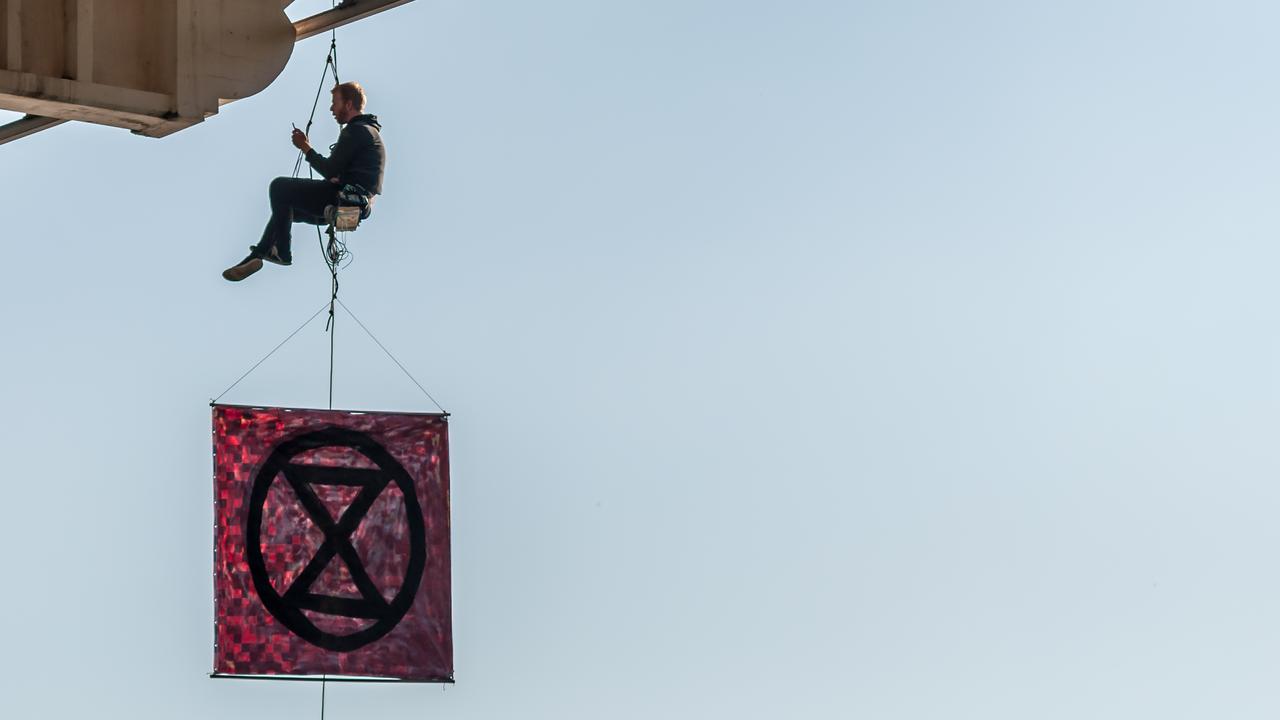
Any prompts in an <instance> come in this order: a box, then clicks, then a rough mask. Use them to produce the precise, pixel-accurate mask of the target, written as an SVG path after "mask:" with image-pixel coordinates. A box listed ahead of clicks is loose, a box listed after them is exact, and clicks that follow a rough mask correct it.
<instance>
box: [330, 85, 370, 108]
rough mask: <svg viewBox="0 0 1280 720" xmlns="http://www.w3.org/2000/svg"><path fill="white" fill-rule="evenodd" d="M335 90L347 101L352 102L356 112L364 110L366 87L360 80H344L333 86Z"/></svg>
mask: <svg viewBox="0 0 1280 720" xmlns="http://www.w3.org/2000/svg"><path fill="white" fill-rule="evenodd" d="M333 91H334V92H335V93H337V94H338V97H340V98H342V99H343V100H344V101H345V102H349V103H351V106H352V107H354V108H355V109H356V112H364V100H365V98H364V88H362V87H360V83H358V82H344V83H341V84H338V85H334V86H333Z"/></svg>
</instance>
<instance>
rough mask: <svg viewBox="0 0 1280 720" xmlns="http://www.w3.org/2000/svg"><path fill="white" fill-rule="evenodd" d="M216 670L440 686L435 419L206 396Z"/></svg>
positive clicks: (443, 559)
mask: <svg viewBox="0 0 1280 720" xmlns="http://www.w3.org/2000/svg"><path fill="white" fill-rule="evenodd" d="M213 446H214V465H215V468H214V497H215V499H216V503H217V507H216V511H215V514H216V525H215V530H214V615H215V622H216V631H215V636H216V637H215V647H214V673H215V674H217V675H345V676H367V677H387V678H397V679H401V680H416V681H434V682H452V680H453V633H452V620H451V618H452V610H451V607H450V590H449V444H448V424H447V420H446V417H445V416H444V415H427V414H420V415H413V414H391V413H355V412H344V411H335V410H290V409H283V408H247V407H237V406H229V405H215V406H214V408H213Z"/></svg>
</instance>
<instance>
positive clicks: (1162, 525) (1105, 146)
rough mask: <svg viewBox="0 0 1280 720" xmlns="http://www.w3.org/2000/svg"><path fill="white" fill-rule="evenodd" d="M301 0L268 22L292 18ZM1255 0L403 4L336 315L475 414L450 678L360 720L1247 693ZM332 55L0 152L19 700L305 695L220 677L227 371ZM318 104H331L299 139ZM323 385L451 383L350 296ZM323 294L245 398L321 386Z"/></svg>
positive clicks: (370, 708) (42, 711)
mask: <svg viewBox="0 0 1280 720" xmlns="http://www.w3.org/2000/svg"><path fill="white" fill-rule="evenodd" d="M328 5H329V3H328V1H327V0H322V1H318V2H310V1H309V0H304V1H301V2H298V3H296V4H295V7H294V8H293V9H292V10H291V14H292V15H294V16H295V17H296V16H299V15H301V14H307V13H309V12H311V11H313V10H317V9H322V8H323V7H326V6H328ZM1277 24H1280V7H1277V6H1276V5H1275V4H1274V3H1269V2H1260V1H1256V2H1249V1H1244V0H1240V1H1231V0H1227V1H1225V2H1216V3H1212V4H1210V3H1193V2H1176V1H1175V2H1161V3H1156V2H1128V3H1115V2H1096V1H1092V0H1086V1H1084V2H1073V3H1047V2H1012V1H1009V0H990V1H987V2H969V3H947V2H937V1H935V0H905V1H898V2H892V3H890V2H823V1H819V0H811V1H805V0H797V1H795V2H788V3H781V2H752V1H745V2H744V1H739V2H727V1H725V0H679V1H678V2H676V1H674V0H648V1H646V2H614V3H601V2H586V1H585V0H579V1H577V2H572V1H568V0H551V1H549V2H541V3H527V2H499V1H490V2H483V1H475V0H472V1H468V2H463V1H461V0H438V1H437V0H418V1H417V2H413V3H411V4H409V5H407V6H405V7H402V8H399V9H397V10H394V11H391V12H389V13H387V14H386V15H383V16H380V17H376V18H373V19H370V20H368V21H365V22H362V23H360V24H358V25H354V26H350V27H348V28H345V29H344V30H342V31H340V36H339V42H340V60H341V69H342V71H343V77H344V79H358V80H360V81H361V82H363V83H364V84H365V86H366V88H367V89H368V92H369V95H370V110H371V111H372V112H374V113H377V114H378V115H380V116H381V117H382V119H383V121H384V124H385V127H384V132H385V138H386V142H387V144H388V147H389V149H390V162H389V168H388V173H387V178H386V194H385V196H384V197H383V198H381V200H380V201H379V205H378V206H377V209H376V213H375V215H374V218H373V219H372V220H371V221H370V222H369V223H368V224H367V225H366V226H365V227H363V228H362V229H361V230H360V231H359V232H358V233H357V234H356V235H355V236H353V238H352V243H351V245H352V249H353V250H354V252H355V262H354V264H353V265H352V266H351V267H350V268H349V269H348V270H347V271H345V273H344V280H343V286H342V287H343V297H344V299H345V301H346V302H347V304H348V305H349V306H350V307H351V308H352V310H354V311H355V312H356V313H357V314H358V315H359V316H360V317H361V319H362V320H364V321H365V323H366V324H368V325H369V326H370V328H371V329H372V330H373V331H374V332H375V333H376V334H377V335H378V336H379V338H380V339H381V340H383V342H384V343H386V344H387V345H389V346H390V348H391V349H392V350H393V351H394V352H395V353H396V354H397V356H398V357H399V358H400V359H401V360H402V361H404V362H405V363H406V365H408V367H409V368H410V369H411V370H412V371H413V372H414V374H415V375H416V376H417V377H418V379H419V380H421V381H422V382H423V383H424V384H425V385H426V386H427V388H428V389H430V390H431V391H432V393H433V394H434V395H435V396H436V397H437V398H438V399H439V400H440V401H441V402H442V403H443V404H444V405H445V407H446V408H447V409H448V410H450V411H451V412H453V413H454V417H453V422H452V435H453V500H454V507H453V527H454V534H453V540H454V555H453V579H454V621H455V625H454V630H455V644H456V662H457V680H458V683H457V685H455V686H451V687H448V688H447V689H444V690H442V689H441V688H440V687H437V686H399V687H388V686H381V685H378V686H356V685H339V686H334V685H331V686H330V688H329V693H328V713H327V718H329V719H330V720H334V719H341V718H422V717H432V718H457V719H463V718H547V719H554V720H565V719H567V718H583V719H587V718H590V719H592V720H596V719H598V718H610V719H612V718H619V719H630V718H636V719H640V718H644V719H646V720H647V719H649V718H779V717H797V718H841V719H843V718H883V719H885V720H897V719H912V720H914V719H929V720H932V719H934V718H949V719H961V718H973V719H975V720H997V719H1001V720H1002V719H1008V720H1025V719H1026V718H1043V719H1054V718H1062V719H1064V720H1065V719H1070V720H1076V719H1078V718H1100V719H1101V718H1115V719H1125V720H1128V719H1130V718H1135V717H1159V718H1170V719H1175V718H1188V719H1190V718H1196V719H1199V718H1205V717H1230V718H1274V717H1275V716H1276V715H1277V714H1278V713H1280V690H1278V689H1277V688H1278V687H1280V686H1278V685H1277V683H1276V677H1277V675H1280V651H1277V649H1276V648H1277V647H1278V646H1280V617H1278V616H1277V612H1278V611H1277V608H1280V581H1278V580H1277V579H1276V571H1275V570H1274V566H1275V564H1276V563H1275V556H1276V549H1277V548H1278V547H1280V525H1278V524H1277V523H1276V521H1275V519H1274V518H1275V516H1276V513H1277V508H1278V506H1280V486H1278V485H1277V483H1276V481H1275V479H1276V478H1277V476H1280V453H1278V452H1277V449H1276V448H1277V445H1276V443H1275V441H1274V437H1275V435H1276V425H1277V421H1278V420H1280V412H1278V410H1277V409H1278V408H1280V384H1278V382H1277V378H1278V377H1280V375H1278V371H1280V342H1278V341H1277V339H1276V331H1275V325H1276V321H1275V314H1276V313H1275V309H1276V308H1277V307H1280V285H1278V284H1277V283H1276V282H1275V280H1274V278H1275V276H1276V274H1277V272H1276V268H1277V267H1280V249H1278V245H1277V242H1276V238H1277V236H1278V235H1280V214H1278V213H1277V207H1280V204H1278V203H1277V202H1276V200H1277V195H1278V193H1280V183H1278V182H1277V172H1276V168H1277V167H1278V166H1280V157H1278V156H1280V152H1278V150H1280V147H1278V144H1277V136H1276V131H1275V128H1276V127H1277V126H1278V124H1280V123H1278V121H1280V103H1278V102H1277V99H1276V93H1275V91H1274V85H1275V80H1274V75H1275V68H1276V67H1277V66H1280V57H1278V56H1280V50H1278V49H1277V44H1276V43H1275V38H1274V28H1275V27H1276V26H1277ZM326 45H327V40H325V39H320V38H317V39H313V40H310V41H307V42H304V43H301V44H300V45H299V46H298V47H297V48H296V50H295V53H294V56H293V60H292V61H291V62H290V64H289V66H288V68H287V69H286V70H285V72H284V73H283V75H282V76H281V77H280V78H279V80H278V81H277V82H276V83H275V84H274V85H272V86H271V87H270V88H269V89H268V90H266V91H265V92H263V93H261V94H260V95H258V96H255V97H253V98H250V99H248V100H245V101H242V102H237V103H235V104H233V105H230V106H228V107H226V108H224V109H223V111H222V112H221V113H220V114H219V115H217V116H216V117H214V118H211V119H210V120H208V121H207V122H205V123H203V124H202V125H199V126H197V127H194V128H192V129H190V130H188V131H184V132H182V133H180V134H178V135H175V136H172V137H170V138H167V139H164V140H151V139H146V138H140V137H134V136H131V135H129V134H128V133H126V132H124V131H121V130H115V129H110V128H102V127H96V126H87V125H65V126H62V127H58V128H55V129H53V130H49V131H47V132H44V133H41V134H38V135H36V136H33V137H31V138H28V139H26V140H23V141H20V142H17V143H13V144H9V145H6V146H4V147H3V148H0V154H2V155H3V158H4V167H5V170H6V172H5V176H6V178H7V180H6V181H5V184H4V187H5V189H6V195H7V197H8V202H7V207H9V208H10V209H9V212H8V214H7V216H6V218H5V225H6V230H5V236H6V242H5V246H6V253H5V255H4V258H3V259H4V265H5V267H6V272H5V273H4V277H5V280H4V282H3V283H2V284H0V302H2V303H3V307H4V308H5V310H6V312H5V323H4V338H5V340H4V348H5V350H4V352H3V354H0V371H2V372H0V375H2V376H3V378H4V380H3V386H2V387H3V395H2V396H0V397H3V401H4V406H5V408H6V409H7V416H6V419H5V421H4V425H5V432H4V433H2V434H0V450H3V452H4V456H5V457H6V458H7V462H8V465H9V467H8V470H7V471H6V472H5V473H4V476H5V478H6V483H5V487H6V490H7V492H6V505H5V507H6V512H5V513H4V518H5V519H4V522H3V523H0V543H2V545H3V547H4V548H6V553H5V558H4V567H5V570H6V572H5V577H6V578H7V579H6V581H5V583H4V588H5V590H4V592H3V593H0V618H3V620H0V623H2V624H0V635H2V636H3V638H4V652H3V653H0V677H3V678H4V680H3V691H2V692H0V715H3V716H4V717H14V718H73V717H89V716H93V717H105V718H138V719H152V718H155V719H165V720H168V719H170V718H179V717H181V718H226V717H235V718H240V719H243V720H250V719H253V718H263V719H268V720H281V719H282V718H307V717H318V715H319V700H320V689H319V687H318V686H315V685H311V684H303V683H265V682H238V681H213V680H209V679H207V678H206V677H205V675H206V673H208V672H209V670H210V667H211V662H212V649H211V642H212V635H213V633H212V605H211V595H212V585H211V568H212V563H211V535H212V532H211V524H212V512H211V502H212V497H211V481H210V474H211V457H210V454H211V451H210V430H209V409H208V407H207V402H208V400H209V399H210V398H211V397H213V396H214V395H216V394H218V393H219V392H221V391H222V389H223V388H225V387H226V386H227V385H229V384H230V383H231V382H232V381H233V380H234V379H235V378H236V377H237V376H238V375H239V374H240V373H241V372H242V371H243V370H244V369H246V368H247V367H248V366H249V365H251V364H252V363H253V362H254V361H256V360H257V359H258V358H259V357H260V356H261V355H262V354H263V353H265V352H266V351H267V350H269V349H270V348H271V347H272V346H273V345H274V344H275V343H276V342H278V341H279V340H280V339H281V338H283V337H284V336H285V335H286V334H288V332H290V331H291V330H292V329H293V328H294V327H296V326H297V325H298V324H299V323H301V322H302V320H304V319H305V318H306V317H307V316H309V315H310V314H311V313H312V312H313V311H314V310H315V309H317V308H318V307H320V305H321V304H322V303H323V302H324V301H325V298H326V297H327V291H328V276H327V273H326V271H325V269H324V266H323V264H322V262H321V259H320V256H319V251H318V250H317V249H316V248H315V247H314V241H313V240H308V238H309V236H308V235H306V234H299V235H298V236H297V237H298V243H297V245H296V246H295V253H294V255H295V265H294V267H292V268H289V269H285V270H282V269H280V268H276V267H272V266H269V267H267V268H266V269H265V270H263V272H261V273H260V274H258V275H256V276H254V277H252V278H251V279H249V280H247V281H246V282H244V283H241V284H239V285H232V284H229V283H226V282H225V281H223V280H222V279H221V278H220V277H219V272H220V271H221V270H222V268H223V267H225V266H226V265H227V264H229V263H230V262H232V261H234V260H237V259H239V258H240V257H241V256H242V255H243V253H244V249H245V246H247V245H248V244H250V243H251V242H254V241H255V240H256V236H257V234H258V233H259V232H260V231H261V227H262V224H263V222H264V221H265V219H266V211H267V205H266V193H265V191H266V186H267V183H268V182H269V180H270V179H271V178H272V177H274V176H276V175H281V174H286V175H287V174H288V173H289V172H290V171H291V170H292V167H293V159H294V154H293V151H292V148H291V146H290V145H289V142H288V134H289V128H290V123H291V122H293V123H297V124H299V125H302V124H303V123H304V122H305V120H306V115H307V112H308V111H309V109H310V104H311V99H312V96H313V93H314V91H315V85H316V82H317V80H318V78H319V72H320V68H321V66H322V64H323V60H324V53H325V48H326ZM335 134H336V128H335V127H334V126H333V125H332V123H331V122H330V121H329V120H328V119H327V117H325V116H324V115H323V112H322V113H321V117H320V118H319V119H318V121H317V131H316V132H315V133H314V134H313V139H314V140H315V141H316V142H317V144H319V145H321V146H323V145H325V144H327V143H329V142H331V141H332V138H333V137H334V135H335ZM337 340H338V366H337V387H336V392H335V405H336V406H338V407H343V408H354V409H388V410H430V409H431V405H430V403H429V402H428V401H427V400H426V399H425V398H422V397H421V395H420V394H419V393H418V391H417V390H416V389H415V388H414V387H413V386H412V385H411V384H410V383H409V382H408V381H407V380H405V379H404V378H403V377H402V376H400V374H399V371H398V370H397V369H396V368H395V366H394V365H392V364H391V363H390V361H388V360H386V359H385V358H384V357H383V356H382V355H381V353H380V351H379V350H378V349H377V348H376V347H375V346H374V345H373V344H372V343H371V342H370V341H368V340H367V339H366V338H364V337H363V335H362V334H361V333H360V331H359V330H358V329H357V328H356V327H355V326H354V324H353V323H351V322H350V321H349V320H346V319H345V318H340V324H339V326H338V336H337ZM327 348H328V338H327V336H326V335H324V333H323V332H322V329H321V324H320V323H319V322H317V323H316V324H313V325H312V326H311V327H310V328H309V329H308V330H307V331H305V332H304V333H303V334H301V335H299V337H297V338H296V339H295V340H294V341H293V342H292V343H291V344H290V345H288V346H286V347H285V349H284V350H282V351H281V352H280V353H279V354H278V355H277V356H276V357H275V358H273V359H272V360H271V361H270V362H268V363H267V364H265V365H264V366H262V367H261V368H260V369H259V370H258V371H257V372H256V373H255V374H254V375H252V376H250V378H249V379H248V380H246V381H245V382H244V383H243V384H242V385H241V386H240V387H238V388H237V389H236V390H235V391H233V392H232V393H231V394H229V395H228V396H227V397H226V398H224V400H225V401H228V402H240V403H260V404H281V405H291V406H312V407H322V406H323V405H324V404H325V402H326V380H327V364H326V363H327Z"/></svg>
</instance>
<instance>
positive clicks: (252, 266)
mask: <svg viewBox="0 0 1280 720" xmlns="http://www.w3.org/2000/svg"><path fill="white" fill-rule="evenodd" d="M261 269H262V259H261V258H258V257H255V256H253V255H250V256H249V257H247V258H245V259H243V260H241V261H240V262H239V263H237V264H236V265H234V266H232V267H229V268H227V269H226V270H223V271H222V277H224V278H226V279H227V280H230V281H231V282H240V281H241V280H243V279H245V278H247V277H249V276H250V275H252V274H254V273H256V272H258V271H259V270H261Z"/></svg>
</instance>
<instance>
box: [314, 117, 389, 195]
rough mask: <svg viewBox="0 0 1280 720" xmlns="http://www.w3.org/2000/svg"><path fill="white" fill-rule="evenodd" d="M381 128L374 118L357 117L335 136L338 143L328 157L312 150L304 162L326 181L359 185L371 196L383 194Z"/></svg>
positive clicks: (383, 162)
mask: <svg viewBox="0 0 1280 720" xmlns="http://www.w3.org/2000/svg"><path fill="white" fill-rule="evenodd" d="M381 129H382V126H381V125H379V124H378V116H377V115H357V116H355V117H353V118H351V122H349V123H347V125H346V127H344V128H342V132H340V133H338V142H336V143H334V144H333V145H331V146H330V147H329V157H325V156H323V155H321V154H320V153H318V152H316V151H315V149H314V148H312V150H311V152H309V153H307V162H308V163H310V165H311V167H313V168H315V169H316V172H318V173H320V174H321V175H323V176H325V178H335V177H336V178H338V182H340V183H342V184H347V183H351V184H353V185H359V186H361V187H363V188H364V189H365V190H368V191H369V192H371V193H373V194H374V195H381V194H382V173H383V170H384V169H385V168H386V166H387V150H386V148H384V147H383V146H382V135H381V134H379V133H378V131H379V130H381Z"/></svg>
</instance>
